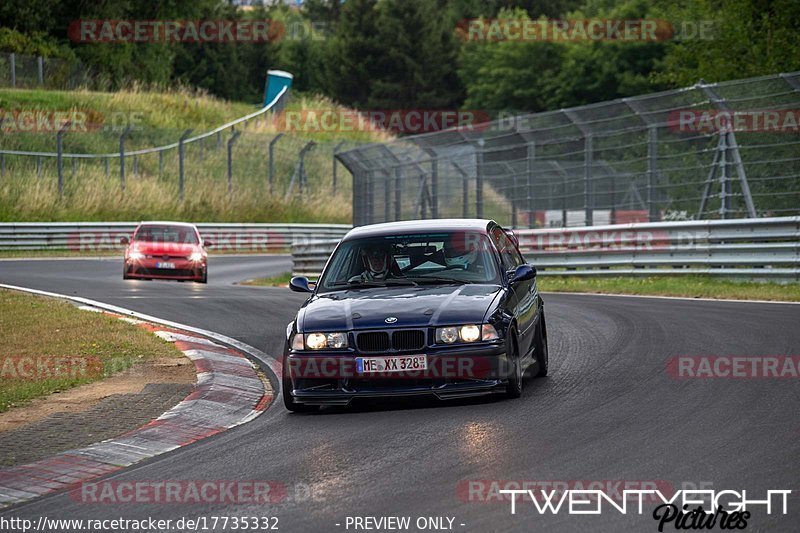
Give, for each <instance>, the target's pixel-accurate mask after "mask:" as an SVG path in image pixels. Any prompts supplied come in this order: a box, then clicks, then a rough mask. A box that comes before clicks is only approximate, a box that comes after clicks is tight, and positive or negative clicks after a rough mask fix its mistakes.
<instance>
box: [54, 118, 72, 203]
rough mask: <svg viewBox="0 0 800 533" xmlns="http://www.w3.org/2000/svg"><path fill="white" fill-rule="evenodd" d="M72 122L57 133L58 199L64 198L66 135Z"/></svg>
mask: <svg viewBox="0 0 800 533" xmlns="http://www.w3.org/2000/svg"><path fill="white" fill-rule="evenodd" d="M71 125H72V122H67V123H66V124H64V125H63V126H61V129H59V130H58V133H56V168H57V169H58V197H59V198H64V139H63V137H64V133H66V131H67V128H69V127H70V126H71Z"/></svg>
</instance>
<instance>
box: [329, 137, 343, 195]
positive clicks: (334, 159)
mask: <svg viewBox="0 0 800 533" xmlns="http://www.w3.org/2000/svg"><path fill="white" fill-rule="evenodd" d="M344 143H345V141H341V142H340V143H339V144H337V145H336V146H334V147H333V183H332V188H331V192H333V194H336V167H337V166H338V165H337V163H338V161H336V154H338V153H339V149H340V148H341V147H342V145H344Z"/></svg>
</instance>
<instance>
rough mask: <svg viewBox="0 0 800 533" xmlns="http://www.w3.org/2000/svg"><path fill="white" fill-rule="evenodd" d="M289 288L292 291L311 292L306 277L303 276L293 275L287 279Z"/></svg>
mask: <svg viewBox="0 0 800 533" xmlns="http://www.w3.org/2000/svg"><path fill="white" fill-rule="evenodd" d="M289 288H290V289H291V290H292V291H294V292H312V291H311V287H309V286H308V278H306V277H304V276H295V277H293V278H292V279H291V280H289Z"/></svg>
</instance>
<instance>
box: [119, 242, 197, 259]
mask: <svg viewBox="0 0 800 533" xmlns="http://www.w3.org/2000/svg"><path fill="white" fill-rule="evenodd" d="M131 249H132V250H138V251H139V252H141V253H143V254H146V255H169V256H176V257H179V256H180V257H183V256H188V255H191V254H192V253H193V252H197V251H200V247H199V246H198V245H196V244H186V243H174V242H144V241H136V242H134V243H133V244H132V245H131Z"/></svg>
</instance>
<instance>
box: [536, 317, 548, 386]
mask: <svg viewBox="0 0 800 533" xmlns="http://www.w3.org/2000/svg"><path fill="white" fill-rule="evenodd" d="M536 330H537V332H536V354H535V356H536V362H537V363H538V364H537V365H536V366H538V367H539V371H538V372H536V377H537V378H543V377H545V376H546V375H547V367H548V365H549V364H550V357H549V354H548V353H547V352H548V350H547V323H546V322H545V320H544V311H542V320H541V323H540V324H539V327H538V328H536Z"/></svg>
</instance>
